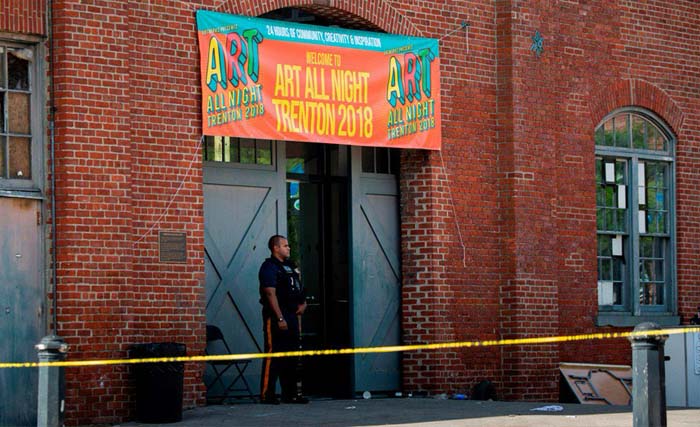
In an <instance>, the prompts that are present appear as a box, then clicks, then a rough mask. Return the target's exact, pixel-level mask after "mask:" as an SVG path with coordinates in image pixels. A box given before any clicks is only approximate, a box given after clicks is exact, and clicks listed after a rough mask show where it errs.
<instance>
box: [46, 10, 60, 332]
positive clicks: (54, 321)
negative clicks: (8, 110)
mask: <svg viewBox="0 0 700 427" xmlns="http://www.w3.org/2000/svg"><path fill="white" fill-rule="evenodd" d="M52 21H53V0H49V7H48V11H47V14H46V26H47V34H48V36H49V67H50V69H49V79H50V81H49V98H50V99H49V114H50V119H49V140H50V145H51V148H50V151H51V152H50V154H49V157H50V161H51V260H52V264H53V265H52V268H51V290H52V292H53V299H52V311H53V313H52V318H51V330H52V331H53V334H54V335H56V332H57V330H58V313H57V312H58V290H57V289H56V285H57V283H58V275H57V273H56V269H57V266H58V261H57V258H58V257H57V253H56V247H57V244H56V167H55V164H56V150H55V129H54V127H55V115H56V101H55V94H56V89H55V87H56V85H55V81H54V67H55V61H54V44H53V22H52Z"/></svg>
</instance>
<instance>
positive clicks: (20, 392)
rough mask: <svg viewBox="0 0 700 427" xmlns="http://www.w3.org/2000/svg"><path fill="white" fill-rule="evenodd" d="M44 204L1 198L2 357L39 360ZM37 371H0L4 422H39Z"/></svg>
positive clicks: (0, 412) (0, 414) (0, 416)
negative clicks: (36, 348)
mask: <svg viewBox="0 0 700 427" xmlns="http://www.w3.org/2000/svg"><path fill="white" fill-rule="evenodd" d="M40 212H41V202H40V201H38V200H32V199H19V198H3V197H0V310H1V311H0V318H1V319H2V320H1V321H0V341H1V342H2V344H1V345H0V360H2V361H10V362H24V361H36V350H34V345H35V344H36V343H38V342H39V340H40V339H41V337H42V336H43V335H44V309H43V306H44V281H43V273H42V271H43V266H44V262H43V250H42V248H43V243H42V227H41V224H40V218H41V217H40ZM37 373H38V371H37V370H36V369H30V368H21V369H0V397H1V398H2V404H0V406H1V407H2V409H0V426H30V425H36V403H37V402H36V393H37V378H38V377H37Z"/></svg>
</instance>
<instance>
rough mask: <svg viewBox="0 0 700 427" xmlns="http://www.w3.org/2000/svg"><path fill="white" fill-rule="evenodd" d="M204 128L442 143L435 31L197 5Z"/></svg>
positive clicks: (383, 143) (403, 144)
mask: <svg viewBox="0 0 700 427" xmlns="http://www.w3.org/2000/svg"><path fill="white" fill-rule="evenodd" d="M197 31H198V38H199V51H200V67H201V87H202V131H203V133H204V135H220V136H235V137H243V138H259V139H272V140H285V141H306V142H324V143H332V144H347V145H363V146H376V147H394V148H422V149H430V150H439V149H440V142H441V130H440V58H439V56H438V41H437V40H435V39H426V38H416V37H406V36H399V35H391V34H383V33H373V32H365V31H351V30H345V29H339V28H331V27H319V26H312V25H303V24H296V23H289V22H284V21H274V20H267V19H259V18H249V17H243V16H236V15H228V14H223V13H218V12H210V11H204V10H200V11H198V12H197Z"/></svg>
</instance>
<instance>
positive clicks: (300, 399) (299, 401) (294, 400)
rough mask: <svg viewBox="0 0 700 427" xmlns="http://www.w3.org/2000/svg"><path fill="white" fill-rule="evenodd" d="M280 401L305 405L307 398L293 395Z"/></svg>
mask: <svg viewBox="0 0 700 427" xmlns="http://www.w3.org/2000/svg"><path fill="white" fill-rule="evenodd" d="M282 402H284V403H296V404H300V405H305V404H307V403H309V399H307V398H305V397H304V396H294V397H292V398H285V399H282Z"/></svg>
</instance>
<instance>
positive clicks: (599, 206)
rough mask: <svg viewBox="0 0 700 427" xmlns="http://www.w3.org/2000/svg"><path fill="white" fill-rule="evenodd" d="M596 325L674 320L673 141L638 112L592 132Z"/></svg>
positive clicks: (611, 120) (658, 124) (606, 122)
mask: <svg viewBox="0 0 700 427" xmlns="http://www.w3.org/2000/svg"><path fill="white" fill-rule="evenodd" d="M595 143H596V160H595V171H596V220H597V230H598V232H597V236H598V237H597V240H598V242H597V243H598V244H597V248H598V307H599V318H598V323H599V324H612V325H619V326H625V325H634V324H636V323H638V322H639V321H640V318H643V320H647V319H649V320H652V319H653V320H655V321H657V322H660V323H663V324H675V323H677V317H675V316H674V314H675V299H676V288H675V261H674V257H675V251H674V241H675V235H674V216H673V205H674V199H673V188H674V169H673V168H674V156H673V138H672V136H671V133H670V132H669V131H668V130H667V129H666V128H665V127H664V125H663V124H662V123H661V121H660V120H658V119H656V117H655V116H654V115H653V114H651V113H648V112H646V111H642V110H636V109H635V110H627V111H619V112H616V113H614V114H611V115H610V116H609V117H607V118H606V119H605V120H603V122H602V123H601V124H600V125H599V126H598V127H597V128H596V130H595Z"/></svg>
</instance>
